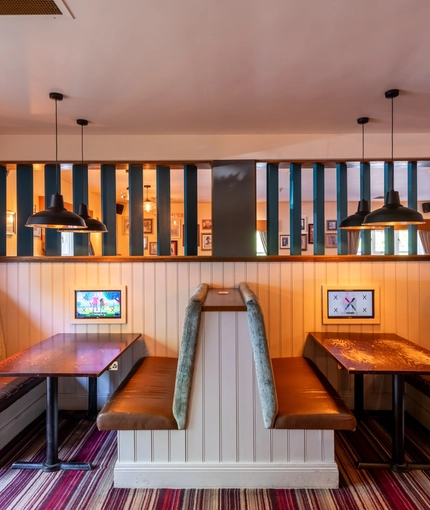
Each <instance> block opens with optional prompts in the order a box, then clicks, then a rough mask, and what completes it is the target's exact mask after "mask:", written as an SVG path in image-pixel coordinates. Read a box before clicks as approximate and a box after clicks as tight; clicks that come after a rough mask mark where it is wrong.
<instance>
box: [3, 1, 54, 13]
mask: <svg viewBox="0 0 430 510" xmlns="http://www.w3.org/2000/svg"><path fill="white" fill-rule="evenodd" d="M62 14H63V13H62V12H61V9H60V8H59V7H58V6H57V4H56V3H55V2H54V1H53V0H2V1H1V2H0V16H61V15H62Z"/></svg>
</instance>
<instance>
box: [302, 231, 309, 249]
mask: <svg viewBox="0 0 430 510" xmlns="http://www.w3.org/2000/svg"><path fill="white" fill-rule="evenodd" d="M301 241H302V242H301V248H302V251H306V250H307V249H308V236H307V234H302V239H301Z"/></svg>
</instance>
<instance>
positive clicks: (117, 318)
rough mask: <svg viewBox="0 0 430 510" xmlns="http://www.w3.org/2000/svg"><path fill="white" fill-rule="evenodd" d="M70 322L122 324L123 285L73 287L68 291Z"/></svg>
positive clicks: (125, 309)
mask: <svg viewBox="0 0 430 510" xmlns="http://www.w3.org/2000/svg"><path fill="white" fill-rule="evenodd" d="M70 305H71V315H72V318H71V322H72V324H124V323H125V322H126V316H127V313H126V312H127V296H126V288H125V286H121V285H116V286H112V287H111V286H104V287H100V286H92V287H75V288H73V289H72V290H71V293H70Z"/></svg>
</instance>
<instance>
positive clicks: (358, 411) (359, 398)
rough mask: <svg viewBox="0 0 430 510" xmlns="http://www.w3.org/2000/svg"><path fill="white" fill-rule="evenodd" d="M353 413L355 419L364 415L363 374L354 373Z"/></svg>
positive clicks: (359, 418)
mask: <svg viewBox="0 0 430 510" xmlns="http://www.w3.org/2000/svg"><path fill="white" fill-rule="evenodd" d="M354 414H355V417H356V418H357V420H362V419H363V415H364V374H354Z"/></svg>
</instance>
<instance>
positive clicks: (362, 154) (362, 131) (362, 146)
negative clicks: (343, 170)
mask: <svg viewBox="0 0 430 510" xmlns="http://www.w3.org/2000/svg"><path fill="white" fill-rule="evenodd" d="M361 162H362V163H364V124H361Z"/></svg>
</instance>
